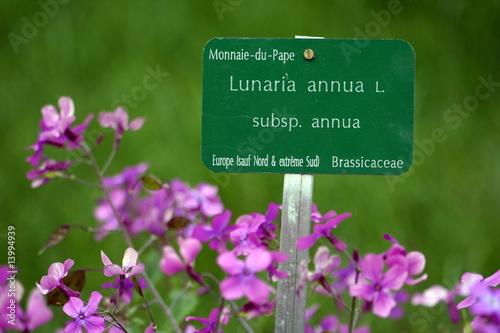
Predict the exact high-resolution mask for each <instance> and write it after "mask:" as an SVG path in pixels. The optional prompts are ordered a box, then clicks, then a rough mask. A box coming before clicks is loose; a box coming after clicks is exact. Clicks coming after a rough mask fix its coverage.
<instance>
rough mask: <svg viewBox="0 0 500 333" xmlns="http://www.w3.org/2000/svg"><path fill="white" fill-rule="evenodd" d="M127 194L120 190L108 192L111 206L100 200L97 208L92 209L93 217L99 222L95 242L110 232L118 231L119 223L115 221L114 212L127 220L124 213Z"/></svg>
mask: <svg viewBox="0 0 500 333" xmlns="http://www.w3.org/2000/svg"><path fill="white" fill-rule="evenodd" d="M128 195H129V192H127V191H126V190H125V189H122V188H115V189H113V190H111V191H110V192H109V198H110V201H111V204H110V203H109V202H108V201H107V200H104V199H102V200H100V201H99V203H98V205H97V207H96V208H95V209H94V217H95V218H96V219H97V220H98V221H99V223H100V226H99V232H97V233H96V235H95V238H96V240H102V239H103V238H104V237H105V236H106V235H108V234H109V233H110V232H111V231H114V230H118V229H120V221H119V220H118V219H117V217H116V214H115V210H116V212H118V214H120V215H121V216H122V219H123V220H126V219H127V217H128V216H127V214H126V212H125V208H126V207H125V204H126V203H127V196H128Z"/></svg>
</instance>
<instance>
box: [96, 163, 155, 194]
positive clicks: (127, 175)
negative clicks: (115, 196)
mask: <svg viewBox="0 0 500 333" xmlns="http://www.w3.org/2000/svg"><path fill="white" fill-rule="evenodd" d="M148 168H149V165H148V164H147V163H140V164H138V165H135V166H131V167H126V168H124V169H123V171H122V172H120V173H119V174H117V175H115V176H112V177H106V178H104V179H103V184H104V186H106V187H108V188H115V187H124V188H126V189H127V190H132V189H133V188H134V186H136V185H137V183H138V182H139V179H140V177H141V176H142V175H143V174H144V173H145V172H146V171H147V170H148Z"/></svg>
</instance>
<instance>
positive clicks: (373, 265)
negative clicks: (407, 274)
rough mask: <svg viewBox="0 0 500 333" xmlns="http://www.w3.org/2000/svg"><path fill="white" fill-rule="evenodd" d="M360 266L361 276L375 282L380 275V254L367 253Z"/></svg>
mask: <svg viewBox="0 0 500 333" xmlns="http://www.w3.org/2000/svg"><path fill="white" fill-rule="evenodd" d="M360 267H361V272H362V274H363V276H364V277H366V278H367V279H369V280H371V281H373V282H375V281H378V280H379V278H380V276H381V275H382V271H383V270H384V261H383V259H382V256H380V255H377V254H367V255H366V256H365V257H364V258H363V260H362V261H361V264H360Z"/></svg>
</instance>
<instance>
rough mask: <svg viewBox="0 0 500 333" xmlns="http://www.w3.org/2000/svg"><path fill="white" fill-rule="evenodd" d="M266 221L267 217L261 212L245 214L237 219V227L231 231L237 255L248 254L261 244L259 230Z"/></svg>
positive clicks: (230, 237)
mask: <svg viewBox="0 0 500 333" xmlns="http://www.w3.org/2000/svg"><path fill="white" fill-rule="evenodd" d="M264 221H265V217H264V215H261V214H253V215H243V216H240V217H238V219H236V222H235V225H236V226H237V229H236V230H233V231H231V232H230V233H229V239H231V242H232V243H233V244H234V245H235V246H236V247H235V248H234V250H233V251H234V252H235V254H236V255H242V254H243V255H248V254H249V253H250V251H251V250H252V249H254V248H257V247H259V246H260V245H261V240H260V237H259V234H258V230H259V227H260V225H261V224H262V223H264Z"/></svg>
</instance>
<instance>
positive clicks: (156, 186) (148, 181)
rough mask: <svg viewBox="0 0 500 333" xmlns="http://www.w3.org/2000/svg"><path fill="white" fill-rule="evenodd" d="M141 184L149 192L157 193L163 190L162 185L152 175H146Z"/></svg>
mask: <svg viewBox="0 0 500 333" xmlns="http://www.w3.org/2000/svg"><path fill="white" fill-rule="evenodd" d="M142 183H143V184H144V187H145V188H147V189H148V190H151V191H158V190H161V189H162V188H165V186H164V185H163V183H162V182H161V181H160V180H159V179H158V178H156V177H155V176H153V175H146V176H144V177H142Z"/></svg>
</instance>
